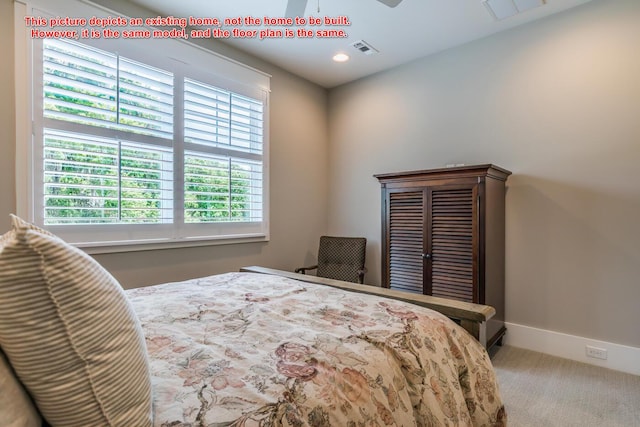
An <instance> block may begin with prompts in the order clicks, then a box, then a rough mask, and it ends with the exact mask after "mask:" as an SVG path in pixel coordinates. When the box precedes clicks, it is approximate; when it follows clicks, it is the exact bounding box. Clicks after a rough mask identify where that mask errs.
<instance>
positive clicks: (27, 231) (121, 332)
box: [0, 218, 506, 427]
mask: <svg viewBox="0 0 640 427" xmlns="http://www.w3.org/2000/svg"><path fill="white" fill-rule="evenodd" d="M13 221H14V230H12V232H13V234H12V235H11V236H9V237H7V236H6V235H5V236H3V237H2V239H0V301H2V304H0V346H1V347H2V351H3V352H4V353H5V355H6V358H7V360H8V363H9V365H10V366H11V368H10V370H11V371H13V373H14V374H15V377H16V378H15V379H16V381H15V383H14V384H13V386H15V387H18V388H23V390H22V391H21V392H20V393H21V394H20V395H19V396H18V395H17V394H16V395H13V397H7V393H8V392H7V390H8V388H7V387H5V386H4V385H2V387H3V388H0V408H2V403H3V399H4V401H5V402H7V401H11V402H12V404H11V405H13V406H12V407H16V408H17V406H16V405H17V403H18V400H21V401H22V402H23V403H24V405H23V406H25V408H26V409H24V410H25V411H27V410H30V411H31V412H35V413H36V415H32V416H31V417H30V418H28V417H23V418H22V423H20V422H16V423H14V424H11V421H9V422H8V424H4V425H11V426H12V427H13V426H23V425H24V426H33V425H38V423H39V422H40V421H39V420H40V418H39V417H40V416H42V418H44V419H46V422H48V423H49V424H51V425H52V426H103V425H105V426H123V427H138V426H140V427H147V426H154V427H196V426H203V427H204V426H207V427H221V426H238V427H240V426H244V427H249V426H265V427H268V426H348V427H351V426H353V427H356V426H504V425H506V414H505V411H504V406H503V404H502V401H501V398H500V394H499V390H498V384H497V381H496V377H495V374H494V371H493V369H492V366H491V361H490V359H489V357H488V354H487V352H486V350H485V349H484V347H483V346H482V345H481V344H480V343H479V341H478V340H477V339H476V338H474V337H473V336H472V334H470V333H469V332H467V331H465V329H463V328H461V327H460V326H458V325H457V324H456V323H454V322H452V321H451V320H450V319H449V318H447V317H446V316H445V315H443V314H441V313H438V312H436V311H433V310H430V309H428V308H425V307H420V306H418V305H416V304H411V303H408V302H404V301H399V300H397V299H389V298H383V297H381V296H379V295H371V294H370V293H369V292H365V291H363V288H356V289H342V288H344V287H346V288H349V287H350V286H352V285H350V284H345V283H339V282H337V281H336V283H331V284H330V285H327V284H323V283H311V282H313V279H309V278H307V279H305V280H306V281H300V280H296V278H295V276H293V277H287V276H289V275H290V274H289V273H286V272H278V271H277V270H269V269H261V268H258V267H252V268H246V269H244V271H241V272H230V273H225V274H220V275H215V276H210V277H204V278H199V279H193V280H188V281H184V282H178V283H168V284H161V285H157V286H151V287H145V288H138V289H131V290H127V291H123V290H122V288H120V287H119V285H118V284H117V282H115V279H113V278H112V277H111V276H110V275H109V274H108V273H107V272H106V271H104V270H103V269H102V268H101V267H99V266H98V265H97V263H95V261H93V260H92V259H91V258H90V257H88V256H86V255H85V254H83V253H82V252H81V251H78V250H76V249H75V248H70V247H69V246H68V245H66V244H65V243H64V242H62V241H61V240H60V239H57V238H56V237H55V236H52V235H50V233H48V232H46V231H44V230H40V229H38V228H37V227H34V226H32V225H30V224H26V223H24V222H21V221H20V220H19V219H16V218H14V219H13ZM18 260H19V261H18ZM8 266H10V268H9V267H8ZM34 271H37V272H38V273H37V274H35V273H34ZM88 271H89V272H90V273H87V272H88ZM264 273H269V274H264ZM278 273H280V274H278ZM41 282H42V283H43V285H42V283H41ZM27 285H28V286H29V289H30V292H29V293H28V296H25V292H24V291H23V290H24V289H25V286H27ZM41 285H42V286H41ZM353 286H355V285H353ZM40 287H42V288H43V289H42V291H41V292H40V291H39V289H40ZM372 289H373V288H372ZM354 290H355V292H354ZM375 292H376V291H373V293H375ZM50 300H54V302H55V303H54V304H53V305H54V307H53V308H52V309H51V317H48V318H46V320H45V318H44V316H45V315H44V314H42V313H43V312H44V311H46V310H45V308H43V307H44V306H45V305H46V304H48V303H49V301H50ZM18 304H20V307H21V308H20V310H17V309H16V308H15V307H16V306H17V305H18ZM28 304H31V306H30V307H31V308H27V309H25V307H24V306H26V305H28ZM67 304H68V305H69V306H68V307H67ZM6 307H10V309H7V308H6ZM33 307H37V308H38V313H39V314H38V316H39V318H38V322H39V323H34V322H33V318H32V317H29V316H33V312H34V308H33ZM79 307H82V310H79ZM47 310H48V309H47ZM472 317H473V316H472ZM30 319H31V320H30ZM43 325H46V327H44V326H43ZM470 329H471V332H472V333H473V331H477V330H478V328H476V327H471V328H470ZM50 332H51V336H49V335H48V334H49V333H50ZM33 337H37V339H35V338H33ZM25 342H29V345H28V346H26V345H25ZM26 347H28V348H27V349H25V348H26ZM2 360H3V359H0V368H1V367H2V363H1V362H2ZM34 372H35V374H34ZM1 373H2V370H0V375H4V378H3V379H7V380H9V379H10V378H9V376H10V374H9V375H7V374H1ZM15 387H14V388H15ZM16 396H17V397H16ZM8 399H11V400H8ZM30 404H31V408H29V405H30ZM9 409H10V408H9ZM3 410H4V409H0V411H3ZM14 415H15V414H14ZM3 416H4V415H3V414H0V418H2V417H3ZM5 422H6V421H5ZM1 425H3V424H2V421H0V426H1Z"/></svg>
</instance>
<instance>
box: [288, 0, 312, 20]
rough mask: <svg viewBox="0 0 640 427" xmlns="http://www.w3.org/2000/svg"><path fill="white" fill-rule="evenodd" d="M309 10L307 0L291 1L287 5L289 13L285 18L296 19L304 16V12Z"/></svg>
mask: <svg viewBox="0 0 640 427" xmlns="http://www.w3.org/2000/svg"><path fill="white" fill-rule="evenodd" d="M306 8H307V0H289V2H288V3H287V11H286V12H285V13H284V16H285V18H295V17H296V16H304V10H305V9H306Z"/></svg>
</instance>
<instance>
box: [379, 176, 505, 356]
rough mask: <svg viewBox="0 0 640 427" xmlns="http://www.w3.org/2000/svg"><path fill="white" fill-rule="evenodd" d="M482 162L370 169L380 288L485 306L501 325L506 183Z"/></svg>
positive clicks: (492, 334)
mask: <svg viewBox="0 0 640 427" xmlns="http://www.w3.org/2000/svg"><path fill="white" fill-rule="evenodd" d="M510 174H511V172H509V171H507V170H505V169H502V168H500V167H497V166H494V165H491V164H486V165H474V166H460V167H450V168H441V169H430V170H420V171H410V172H399V173H387V174H379V175H375V177H376V178H377V179H378V180H379V181H380V184H381V186H382V286H383V287H387V288H391V289H396V290H401V291H407V292H415V293H422V294H425V295H433V296H438V297H443V298H452V299H456V300H461V301H466V302H473V303H478V304H487V305H491V306H493V307H494V308H495V309H496V315H495V316H494V317H493V318H492V319H490V320H489V321H488V322H487V329H486V330H487V337H486V338H487V348H488V347H491V346H492V345H493V344H495V343H496V342H499V341H500V340H501V338H502V336H503V335H504V333H505V331H506V329H505V326H504V274H505V273H504V247H505V232H504V219H505V216H504V215H505V214H504V212H505V182H506V180H507V177H508V176H509V175H510Z"/></svg>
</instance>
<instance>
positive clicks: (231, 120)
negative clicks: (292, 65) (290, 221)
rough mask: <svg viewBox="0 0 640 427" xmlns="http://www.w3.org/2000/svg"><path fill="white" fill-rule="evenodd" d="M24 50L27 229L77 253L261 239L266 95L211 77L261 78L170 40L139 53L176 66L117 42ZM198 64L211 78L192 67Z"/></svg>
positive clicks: (51, 43) (60, 43)
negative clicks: (28, 95) (29, 81)
mask: <svg viewBox="0 0 640 427" xmlns="http://www.w3.org/2000/svg"><path fill="white" fill-rule="evenodd" d="M41 14H42V12H41ZM29 42H30V43H33V47H34V49H33V52H34V58H33V88H34V96H33V98H34V102H33V117H34V121H33V129H32V131H33V132H32V133H33V141H32V143H31V144H29V145H28V146H29V150H28V152H27V158H28V160H29V163H30V164H31V165H32V167H31V173H30V177H29V179H28V181H29V182H30V183H31V185H29V191H28V193H29V196H28V197H27V202H28V209H27V211H28V213H30V215H29V216H30V218H31V219H32V220H33V221H34V222H35V223H37V224H40V225H42V226H44V227H45V228H49V229H51V230H52V231H53V232H54V233H56V234H59V235H61V236H62V237H64V238H65V239H67V240H68V241H71V242H73V243H76V244H77V245H79V246H88V247H101V246H109V247H113V246H118V247H119V248H127V249H131V246H132V245H133V246H135V247H137V248H145V249H146V248H147V247H148V246H147V245H148V244H155V245H160V246H163V245H175V244H180V245H184V244H191V243H193V242H199V243H198V244H202V242H206V243H207V244H209V243H211V242H212V241H218V242H220V241H227V240H228V241H233V242H237V241H244V240H250V241H255V240H256V239H258V240H264V239H266V238H268V220H267V203H266V200H267V194H268V185H267V184H268V181H267V179H266V177H267V170H268V168H267V167H268V164H267V158H268V157H267V156H266V150H267V146H268V145H267V138H266V136H267V128H266V123H267V118H268V111H267V99H268V96H267V95H268V90H265V87H264V84H262V85H255V84H247V83H245V82H237V81H234V80H230V79H227V78H226V77H221V75H220V74H225V75H230V76H233V77H234V78H235V79H236V80H237V79H238V75H240V80H242V75H247V74H248V75H252V76H253V77H252V78H254V79H257V80H259V81H261V82H264V80H265V77H264V76H263V75H261V73H259V72H257V71H255V70H251V69H247V67H244V66H242V65H240V64H237V63H233V62H230V61H228V60H226V59H222V58H220V57H218V56H215V55H214V54H211V53H208V52H207V53H205V52H204V51H203V50H202V49H200V48H196V47H194V46H190V45H187V44H186V43H184V42H178V41H173V40H170V41H167V40H163V41H157V40H145V42H146V43H147V44H146V46H145V48H144V50H147V51H148V50H149V43H156V42H158V43H160V42H162V43H167V42H169V43H172V44H174V45H175V44H180V45H181V46H179V47H178V48H176V47H175V46H174V47H173V48H172V49H173V53H176V52H178V53H181V52H182V51H184V50H185V49H186V50H189V49H190V51H189V52H187V57H186V60H185V58H184V57H183V58H180V57H179V58H178V60H176V57H175V56H173V55H172V56H171V57H169V56H167V57H164V58H163V57H160V58H158V57H152V56H150V55H148V54H147V55H145V54H144V52H143V50H141V49H140V48H138V47H136V46H132V45H125V44H123V43H122V41H121V40H117V41H114V43H113V46H111V44H109V43H107V41H104V40H102V41H100V42H101V43H89V42H87V43H85V41H83V42H82V43H80V42H77V41H73V40H64V39H44V40H29ZM96 45H99V46H96ZM163 46H164V47H163ZM163 46H158V47H157V50H158V51H163V50H165V47H166V45H163ZM176 49H177V50H176ZM203 55H204V56H205V57H207V60H208V62H204V63H207V65H213V66H215V65H216V64H219V65H220V69H219V70H216V69H214V71H215V72H212V70H211V69H210V67H207V68H206V69H205V68H203V67H201V66H200V67H198V66H194V65H191V64H193V63H200V64H202V63H203V62H201V60H202V58H203ZM194 58H197V59H196V60H195V61H194ZM229 70H232V71H234V70H241V71H242V72H231V73H230V72H229ZM255 76H258V77H255ZM249 80H250V79H249ZM266 82H267V86H268V78H267V79H266ZM249 83H251V82H249ZM127 249H125V250H127Z"/></svg>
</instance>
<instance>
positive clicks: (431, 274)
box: [425, 184, 478, 302]
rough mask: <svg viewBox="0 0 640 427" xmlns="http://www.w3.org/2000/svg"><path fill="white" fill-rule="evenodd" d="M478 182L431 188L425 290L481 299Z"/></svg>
mask: <svg viewBox="0 0 640 427" xmlns="http://www.w3.org/2000/svg"><path fill="white" fill-rule="evenodd" d="M477 197H478V185H477V184H473V185H459V186H435V187H430V188H429V189H428V190H427V200H428V206H427V210H426V225H427V238H426V240H427V241H426V243H427V244H426V255H425V262H426V263H427V265H426V269H425V271H426V276H427V277H426V280H425V288H426V289H425V293H427V294H429V295H433V296H437V297H443V298H452V299H456V300H460V301H466V302H478V295H477V292H478V287H477V283H478V281H477V277H478V271H477V269H478V259H477V257H478V251H477V250H476V246H477V242H478V212H477V209H478V203H477V200H478V199H477Z"/></svg>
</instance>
